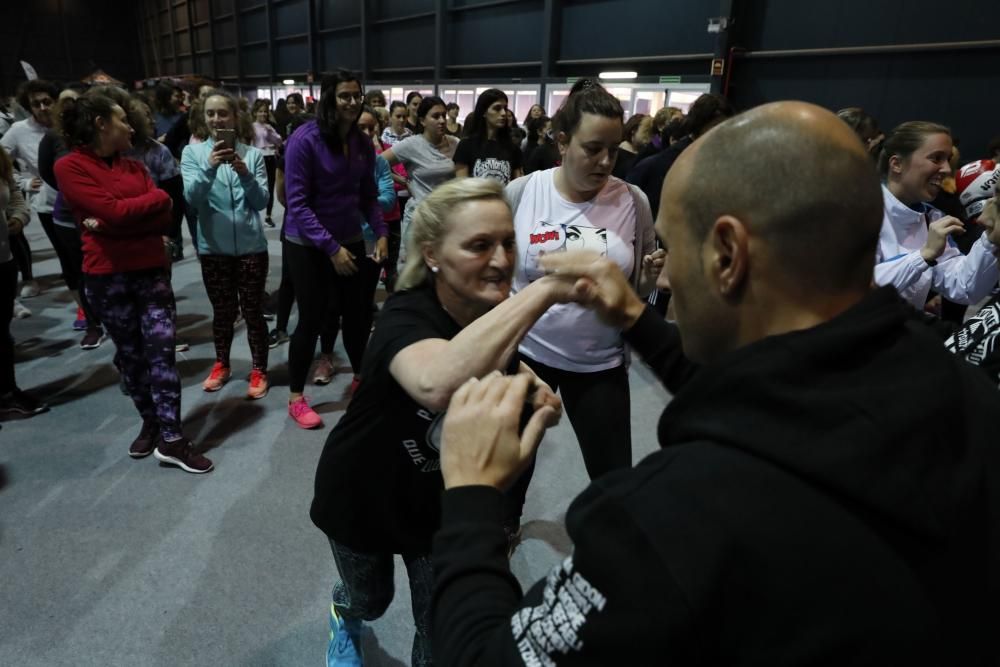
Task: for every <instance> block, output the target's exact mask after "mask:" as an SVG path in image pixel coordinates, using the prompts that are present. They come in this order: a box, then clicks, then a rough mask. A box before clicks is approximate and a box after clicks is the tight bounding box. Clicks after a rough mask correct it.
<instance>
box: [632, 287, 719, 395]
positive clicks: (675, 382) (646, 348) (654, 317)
mask: <svg viewBox="0 0 1000 667" xmlns="http://www.w3.org/2000/svg"><path fill="white" fill-rule="evenodd" d="M623 338H624V339H625V342H626V343H628V344H629V345H631V346H632V349H634V350H635V351H636V352H638V353H639V356H641V357H642V360H643V361H645V362H646V365H648V366H649V367H650V368H651V369H652V371H653V372H654V373H655V374H656V377H657V378H659V380H660V382H661V383H662V384H663V386H664V387H666V388H667V390H668V391H669V392H670V393H672V394H676V393H677V392H678V390H680V388H681V387H683V386H684V384H685V383H686V382H687V381H688V380H690V379H691V378H692V377H694V375H695V373H697V372H698V370H699V368H700V366H699V365H698V364H696V363H694V362H693V361H691V360H690V359H688V358H687V357H685V356H684V350H683V349H682V348H681V333H680V330H678V328H677V325H676V324H672V323H670V322H667V321H666V320H664V319H663V318H662V317H660V315H659V313H657V312H656V311H655V310H653V309H652V308H650V307H649V306H647V307H646V310H645V311H644V312H643V313H642V316H641V317H640V318H639V319H638V320H637V321H636V323H635V324H634V325H633V326H632V328H631V329H629V330H628V331H626V332H625V333H624V334H623Z"/></svg>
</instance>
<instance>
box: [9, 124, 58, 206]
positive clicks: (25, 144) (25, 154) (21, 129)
mask: <svg viewBox="0 0 1000 667" xmlns="http://www.w3.org/2000/svg"><path fill="white" fill-rule="evenodd" d="M46 129H47V128H46V127H45V126H44V125H42V124H40V123H38V122H37V121H36V120H35V119H34V118H31V117H29V118H25V119H24V120H19V121H17V122H16V123H14V124H13V125H11V126H10V129H9V130H7V132H5V133H4V135H3V137H2V138H0V146H3V148H4V150H6V151H7V154H8V155H10V157H11V159H12V160H13V161H14V166H15V167H17V169H18V170H17V172H16V173H15V174H14V178H15V180H16V181H17V183H18V185H19V186H20V187H21V189H22V190H24V191H25V192H27V193H28V199H29V201H30V203H31V209H32V210H33V211H38V212H40V213H51V212H52V205H53V204H54V203H55V201H56V191H55V190H53V189H52V188H51V187H49V186H48V184H46V183H44V182H43V183H42V184H41V186H40V187H39V188H38V189H34V188H32V187H31V181H32V179H34V178H39V179H40V178H41V177H40V176H39V173H38V146H39V144H41V143H42V137H44V136H45V131H46Z"/></svg>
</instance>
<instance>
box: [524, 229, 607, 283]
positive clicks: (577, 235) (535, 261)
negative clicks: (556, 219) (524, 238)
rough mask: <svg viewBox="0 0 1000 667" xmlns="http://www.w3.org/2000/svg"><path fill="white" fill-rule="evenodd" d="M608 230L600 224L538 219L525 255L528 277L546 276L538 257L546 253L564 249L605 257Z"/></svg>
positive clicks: (529, 238) (531, 278)
mask: <svg viewBox="0 0 1000 667" xmlns="http://www.w3.org/2000/svg"><path fill="white" fill-rule="evenodd" d="M609 234H611V235H612V239H614V232H609V231H608V230H607V229H605V228H603V227H587V226H584V225H557V224H553V223H551V222H545V221H541V222H539V223H538V225H537V226H536V227H535V229H533V230H532V232H531V234H530V235H529V236H528V247H527V249H526V250H525V254H524V272H525V275H526V276H527V278H528V280H538V279H539V278H541V277H542V276H544V275H545V270H544V269H542V267H541V266H539V260H541V258H542V257H544V256H545V255H551V254H552V253H554V252H562V251H564V250H592V251H594V252H596V253H598V254H599V255H601V257H607V256H608V235H609Z"/></svg>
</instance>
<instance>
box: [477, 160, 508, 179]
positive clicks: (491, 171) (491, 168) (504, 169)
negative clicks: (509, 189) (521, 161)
mask: <svg viewBox="0 0 1000 667" xmlns="http://www.w3.org/2000/svg"><path fill="white" fill-rule="evenodd" d="M472 175H473V177H475V178H492V179H494V180H497V181H500V182H501V183H503V184H504V185H506V184H508V183H510V162H508V161H507V160H501V159H499V158H495V157H485V158H479V159H478V160H476V164H475V165H473V167H472Z"/></svg>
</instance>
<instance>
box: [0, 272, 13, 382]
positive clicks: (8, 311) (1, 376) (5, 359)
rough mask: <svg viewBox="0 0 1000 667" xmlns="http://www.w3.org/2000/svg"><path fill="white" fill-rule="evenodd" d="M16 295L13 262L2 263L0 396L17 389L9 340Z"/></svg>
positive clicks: (11, 345)
mask: <svg viewBox="0 0 1000 667" xmlns="http://www.w3.org/2000/svg"><path fill="white" fill-rule="evenodd" d="M16 294H17V267H16V266H14V262H13V261H11V262H4V263H3V264H0V396H4V395H6V394H9V393H10V392H12V391H14V390H15V389H17V383H16V382H15V381H14V341H13V340H11V338H10V320H11V318H12V317H13V316H14V296H15V295H16Z"/></svg>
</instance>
